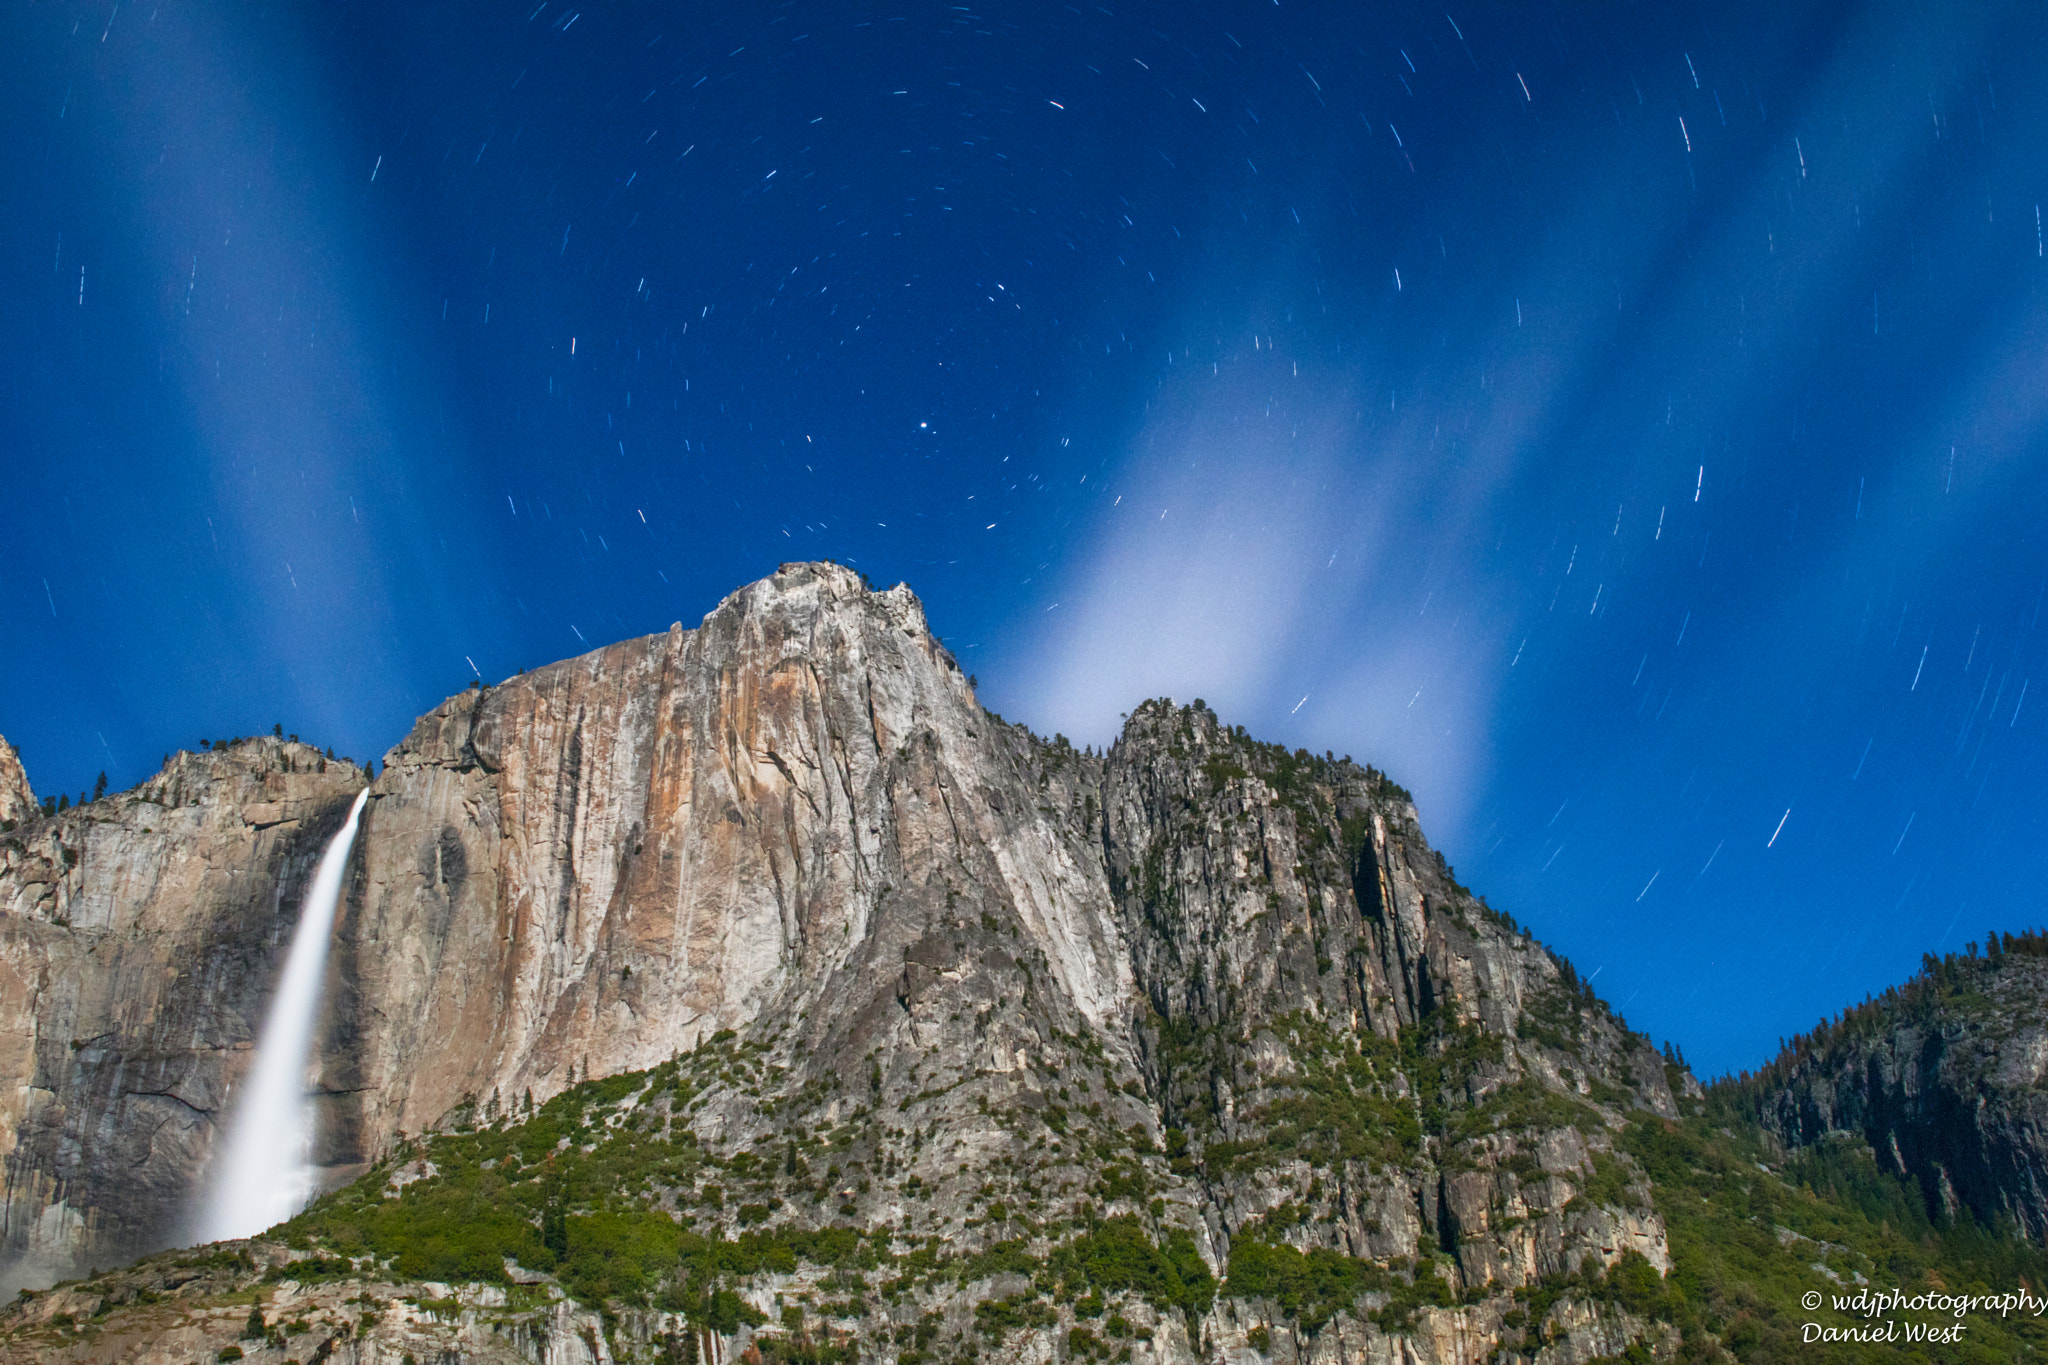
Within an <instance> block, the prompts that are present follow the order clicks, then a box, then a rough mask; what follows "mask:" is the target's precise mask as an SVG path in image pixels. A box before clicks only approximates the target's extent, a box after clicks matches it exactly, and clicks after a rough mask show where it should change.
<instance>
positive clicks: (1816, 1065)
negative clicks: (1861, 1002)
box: [1747, 945, 2048, 1241]
mask: <svg viewBox="0 0 2048 1365" xmlns="http://www.w3.org/2000/svg"><path fill="white" fill-rule="evenodd" d="M1972 946H1973V948H1974V945H1972ZM2043 1020H2048V959H2044V958H2042V957H2039V956H2034V955H2032V954H2029V953H2013V952H2001V953H1999V954H1997V955H1996V956H1986V957H1977V956H1975V955H1974V954H1973V955H1969V956H1963V955H1952V956H1951V957H1949V958H1948V959H1947V960H1945V961H1937V960H1935V959H1933V958H1929V959H1928V966H1927V967H1926V969H1924V970H1923V971H1922V973H1921V974H1920V976H1918V977H1917V978H1915V979H1914V980H1913V981H1912V982H1909V983H1908V984H1907V985H1906V986H1905V987H1904V988H1903V989H1901V990H1897V991H1893V992H1890V993H1888V994H1887V996H1886V997H1885V998H1884V999H1881V1000H1878V1001H1873V1002H1871V1003H1870V1004H1868V1005H1866V1006H1864V1007H1863V1008H1862V1009H1860V1010H1856V1011H1851V1012H1849V1013H1848V1014H1847V1015H1845V1016H1844V1017H1843V1018H1842V1019H1840V1020H1838V1021H1836V1023H1835V1024H1833V1025H1832V1026H1830V1027H1827V1028H1824V1029H1822V1030H1820V1031H1818V1032H1817V1033H1815V1034H1813V1035H1811V1036H1809V1037H1806V1038H1802V1039H1799V1040H1797V1041H1796V1042H1795V1043H1794V1044H1793V1045H1791V1046H1790V1047H1789V1048H1788V1049H1787V1050H1786V1051H1785V1053H1784V1054H1782V1055H1781V1056H1780V1057H1779V1058H1778V1059H1777V1060H1776V1061H1775V1062H1773V1063H1772V1064H1771V1066H1770V1067H1768V1068H1766V1070H1765V1072H1764V1073H1763V1074H1762V1075H1760V1076H1759V1077H1757V1078H1755V1079H1754V1080H1753V1081H1751V1082H1749V1083H1748V1086H1747V1089H1748V1090H1749V1092H1750V1095H1751V1099H1752V1102H1753V1103H1754V1105H1755V1107H1756V1111H1757V1114H1758V1116H1759V1117H1760V1118H1761V1119H1762V1121H1763V1123H1764V1126H1765V1127H1766V1129H1768V1130H1769V1131H1771V1132H1772V1133H1774V1134H1776V1136H1777V1137H1778V1138H1779V1140H1780V1141H1782V1142H1783V1143H1784V1144H1785V1145H1786V1146H1787V1147H1793V1148H1796V1147H1803V1146H1809V1145H1811V1144H1814V1143H1817V1142H1823V1141H1826V1140H1828V1139H1829V1138H1831V1137H1839V1136H1842V1135H1849V1136H1853V1137H1855V1138H1857V1139H1860V1140H1861V1141H1863V1142H1865V1143H1868V1144H1869V1146H1870V1148H1871V1150H1872V1151H1873V1152H1874V1153H1875V1154H1876V1156H1877V1159H1878V1162H1879V1164H1880V1165H1881V1166H1883V1167H1885V1168H1887V1169H1889V1170H1891V1171H1893V1172H1894V1173H1896V1174H1898V1175H1901V1176H1905V1177H1907V1178H1908V1179H1911V1180H1913V1181H1915V1182H1917V1183H1918V1184H1919V1186H1920V1189H1921V1192H1922V1194H1923V1195H1924V1196H1925V1198H1926V1200H1927V1204H1928V1211H1929V1213H1930V1214H1931V1215H1934V1216H1936V1217H1943V1216H1950V1217H1952V1216H1954V1215H1955V1214H1956V1213H1957V1212H1958V1211H1959V1210H1962V1209H1968V1210H1969V1211H1970V1213H1971V1214H1972V1215H1973V1216H1974V1217H1975V1218H1976V1219H1977V1221H1978V1222H1980V1223H1983V1224H1985V1225H1987V1226H1990V1225H1996V1224H1998V1223H2000V1222H2001V1221H2004V1220H2010V1221H2011V1223H2012V1224H2013V1225H2015V1226H2016V1228H2017V1229H2018V1230H2019V1232H2020V1233H2021V1234H2022V1235H2024V1236H2026V1237H2028V1238H2030V1239H2032V1240H2034V1241H2041V1240H2044V1239H2048V1185H2044V1183H2043V1172H2044V1171H2048V1091H2044V1090H2043V1089H2042V1083H2043V1081H2044V1080H2048V1025H2044V1023H2043Z"/></svg>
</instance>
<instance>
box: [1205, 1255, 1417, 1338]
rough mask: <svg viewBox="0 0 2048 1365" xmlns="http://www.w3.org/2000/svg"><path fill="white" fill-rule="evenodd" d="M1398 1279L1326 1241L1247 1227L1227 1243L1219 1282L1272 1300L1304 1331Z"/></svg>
mask: <svg viewBox="0 0 2048 1365" xmlns="http://www.w3.org/2000/svg"><path fill="white" fill-rule="evenodd" d="M1426 1278H1428V1279H1430V1280H1433V1281H1435V1283H1436V1285H1437V1287H1438V1288H1439V1289H1445V1290H1447V1289H1448V1286H1446V1285H1445V1284H1444V1282H1443V1281H1442V1280H1440V1279H1437V1278H1436V1277H1435V1276H1433V1275H1432V1276H1428V1277H1426ZM1396 1284H1402V1282H1401V1281H1400V1280H1398V1279H1397V1278H1396V1277H1394V1276H1393V1275H1391V1274H1389V1273H1388V1272H1387V1271H1386V1270H1385V1269H1383V1268H1382V1267H1380V1266H1377V1265H1375V1264H1373V1263H1372V1262H1371V1261H1361V1260H1358V1259H1356V1258H1355V1257H1351V1256H1346V1255H1345V1254H1344V1253H1343V1252H1341V1251H1332V1250H1331V1249H1329V1248H1328V1247H1313V1248H1311V1249H1310V1250H1308V1251H1307V1252H1305V1253H1304V1252H1300V1251H1296V1250H1295V1249H1294V1248H1293V1247H1291V1246H1288V1245H1286V1244H1285V1243H1279V1242H1269V1241H1266V1240H1264V1239H1263V1238H1262V1237H1261V1236H1260V1235H1259V1234H1258V1232H1257V1231H1255V1230H1252V1229H1247V1230H1246V1231H1245V1232H1244V1233H1242V1234H1240V1235H1239V1236H1238V1238H1237V1240H1236V1241H1234V1242H1233V1243H1232V1244H1231V1248H1230V1274H1229V1277H1228V1278H1226V1279H1225V1280H1224V1282H1223V1292H1224V1293H1226V1294H1229V1295H1230V1296H1232V1297H1233V1298H1242V1299H1266V1300H1270V1301H1271V1302H1272V1303H1273V1304H1274V1305H1275V1306H1276V1307H1278V1308H1279V1310H1280V1312H1281V1313H1282V1314H1283V1315H1284V1316H1286V1317H1288V1318H1291V1319H1293V1320H1294V1322H1295V1323H1296V1324H1298V1325H1299V1326H1300V1328H1301V1330H1302V1331H1304V1332H1306V1333H1309V1334H1311V1335H1313V1334H1314V1333H1316V1332H1318V1331H1320V1330H1322V1327H1323V1324H1325V1323H1327V1322H1328V1321H1330V1319H1331V1318H1333V1317H1335V1316H1336V1315H1337V1314H1338V1313H1339V1312H1344V1311H1353V1310H1354V1309H1355V1305H1356V1302H1357V1300H1358V1297H1359V1296H1360V1295H1361V1294H1365V1293H1368V1292H1370V1291H1373V1290H1381V1289H1387V1288H1390V1287H1392V1286H1394V1285H1396ZM1403 1287H1406V1286H1405V1285H1403Z"/></svg>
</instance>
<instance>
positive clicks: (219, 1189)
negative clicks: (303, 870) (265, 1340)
mask: <svg viewBox="0 0 2048 1365" xmlns="http://www.w3.org/2000/svg"><path fill="white" fill-rule="evenodd" d="M369 795H370V791H369V788H367V787H365V788H364V789H363V790H362V791H360V792H358V793H356V801H355V804H354V805H353V806H350V807H349V812H348V822H347V823H346V824H344V825H343V826H342V827H341V830H340V832H339V833H337V834H336V835H335V836H334V838H333V839H332V840H330V841H329V842H328V845H327V851H326V852H325V853H323V854H321V855H320V866H319V867H318V868H317V869H315V871H314V873H313V885H312V887H311V888H310V889H308V890H307V892H306V901H305V905H304V907H303V908H302V909H301V910H300V911H299V926H298V928H297V929H295V930H293V931H292V946H291V951H290V952H288V953H287V954H286V955H285V960H284V975H283V976H282V977H280V978H279V980H278V983H277V997H276V998H275V999H274V1000H272V1001H271V1003H270V1017H269V1018H268V1019H266V1020H264V1022H263V1036H262V1038H261V1039H260V1040H259V1041H258V1043H257V1045H256V1062H255V1064H254V1065H253V1066H251V1067H250V1068H249V1076H248V1080H247V1081H246V1083H245V1084H244V1085H243V1087H242V1095H241V1099H240V1100H239V1102H237V1104H236V1105H235V1107H234V1109H233V1118H232V1120H231V1122H230V1124H229V1126H228V1140H227V1143H226V1144H225V1145H224V1146H223V1147H222V1148H221V1150H220V1151H219V1152H218V1153H217V1154H216V1156H215V1158H214V1172H215V1174H214V1178H213V1182H214V1183H213V1194H212V1197H211V1199H210V1200H208V1202H207V1205H206V1208H205V1209H204V1211H203V1212H202V1213H201V1215H200V1220H199V1236H200V1240H202V1241H207V1242H218V1241H222V1240H224V1239H226V1238H230V1237H253V1236H254V1235H255V1234H257V1233H259V1232H262V1231H263V1230H264V1229H265V1228H269V1227H272V1226H275V1225H276V1224H278V1223H281V1222H283V1221H284V1220H285V1219H287V1218H290V1217H291V1216H292V1215H293V1214H295V1213H297V1212H298V1211H299V1210H300V1209H302V1208H304V1207H305V1206H306V1202H307V1200H309V1199H310V1198H311V1197H312V1194H313V1100H312V1096H311V1095H310V1094H308V1093H307V1090H306V1063H307V1060H308V1058H309V1057H310V1055H311V1053H312V1050H313V1024H314V1022H315V1020H316V1019H317V1018H318V1017H319V1013H320V986H321V983H322V981H323V979H324V978H325V976H326V973H327V944H328V940H329V939H330V938H331V937H332V936H333V930H334V908H335V904H336V902H338V901H339V900H340V899H341V879H342V874H343V873H344V872H345V871H346V870H347V867H348V853H349V848H350V847H351V846H352V845H353V844H354V843H355V839H356V824H357V822H358V821H359V820H360V819H361V818H362V813H363V802H364V801H365V800H367V799H368V797H369Z"/></svg>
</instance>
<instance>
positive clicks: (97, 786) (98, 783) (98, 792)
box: [92, 771, 107, 801]
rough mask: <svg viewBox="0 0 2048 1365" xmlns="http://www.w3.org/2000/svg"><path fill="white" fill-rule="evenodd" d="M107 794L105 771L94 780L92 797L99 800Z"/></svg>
mask: <svg viewBox="0 0 2048 1365" xmlns="http://www.w3.org/2000/svg"><path fill="white" fill-rule="evenodd" d="M106 794H107V775H106V773H105V772H104V771H102V772H101V773H100V775H99V776H98V777H97V778H95V779H94V780H93V784H92V799H93V800H95V801H97V800H99V799H100V798H101V797H102V796H105V795H106Z"/></svg>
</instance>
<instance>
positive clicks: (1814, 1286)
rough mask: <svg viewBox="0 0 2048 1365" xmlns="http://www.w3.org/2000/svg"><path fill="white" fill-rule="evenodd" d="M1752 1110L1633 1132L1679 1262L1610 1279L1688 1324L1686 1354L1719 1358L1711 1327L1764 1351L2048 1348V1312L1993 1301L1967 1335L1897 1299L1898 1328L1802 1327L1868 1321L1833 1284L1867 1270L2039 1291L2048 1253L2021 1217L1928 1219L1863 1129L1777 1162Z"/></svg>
mask: <svg viewBox="0 0 2048 1365" xmlns="http://www.w3.org/2000/svg"><path fill="white" fill-rule="evenodd" d="M1729 1119H1735V1120H1736V1123H1729V1122H1726V1120H1729ZM1739 1122H1740V1120H1739V1116H1736V1115H1733V1114H1730V1113H1728V1112H1725V1111H1723V1112H1717V1113H1714V1114H1712V1115H1711V1116H1708V1115H1700V1116H1695V1117H1693V1118H1691V1119H1689V1120H1687V1121H1686V1122H1684V1123H1668V1122H1664V1121H1661V1120H1656V1119H1645V1120H1643V1121H1641V1122H1638V1123H1634V1124H1631V1125H1630V1126H1629V1128H1628V1129H1627V1130H1626V1132H1625V1133H1624V1134H1623V1137H1622V1143H1623V1146H1624V1147H1625V1148H1626V1150H1627V1151H1628V1152H1629V1153H1630V1154H1631V1155H1632V1156H1634V1157H1635V1159H1636V1160H1637V1161H1638V1162H1639V1163H1640V1164H1641V1165H1642V1166H1643V1168H1644V1169H1645V1170H1646V1171H1647V1172H1648V1173H1649V1175H1650V1179H1651V1181H1652V1188H1653V1191H1654V1195H1655V1199H1656V1204H1657V1208H1658V1210H1659V1211H1660V1212H1661V1213H1662V1214H1663V1215H1664V1220H1665V1225H1666V1227H1667V1229H1668V1231H1669V1234H1670V1241H1671V1253H1672V1259H1673V1262H1674V1268H1673V1270H1672V1273H1671V1275H1670V1277H1669V1278H1668V1279H1666V1280H1664V1281H1662V1282H1661V1285H1662V1289H1661V1292H1653V1286H1652V1285H1651V1284H1650V1283H1649V1280H1648V1279H1645V1278H1644V1276H1643V1275H1642V1273H1641V1272H1640V1271H1636V1272H1634V1273H1633V1276H1632V1277H1630V1276H1627V1275H1625V1276H1623V1277H1622V1282H1621V1283H1619V1284H1617V1285H1615V1286H1614V1287H1613V1288H1612V1289H1611V1290H1610V1291H1605V1292H1607V1293H1609V1294H1610V1296H1612V1297H1615V1298H1616V1299H1617V1301H1619V1302H1622V1303H1624V1304H1628V1305H1629V1306H1631V1307H1632V1308H1634V1311H1638V1312H1645V1313H1647V1314H1648V1315H1649V1316H1652V1317H1657V1318H1661V1319H1663V1320H1665V1321H1668V1322H1671V1323H1673V1324H1675V1325H1676V1326H1677V1327H1679V1329H1680V1330H1681V1331H1682V1332H1683V1333H1684V1334H1685V1339H1686V1342H1687V1347H1686V1357H1687V1358H1691V1359H1700V1360H1705V1359H1711V1358H1713V1350H1712V1348H1711V1343H1710V1342H1709V1341H1708V1340H1707V1338H1706V1336H1705V1335H1704V1334H1705V1333H1712V1334H1713V1335H1714V1336H1715V1337H1717V1338H1718V1339H1719V1340H1720V1342H1721V1343H1722V1344H1723V1345H1724V1346H1725V1347H1726V1348H1727V1349H1728V1350H1730V1351H1732V1352H1733V1353H1734V1355H1735V1356H1736V1358H1737V1359H1739V1360H1742V1361H1745V1362H1752V1363H1753V1365H1776V1362H1788V1363H1789V1362H1793V1361H1798V1362H1850V1361H1857V1362H1886V1361H1908V1360H1913V1361H1921V1360H1930V1359H1932V1360H1955V1361H1986V1362H1989V1361H2008V1360H2016V1359H2020V1358H2023V1357H2030V1356H2035V1355H2038V1354H2040V1353H2042V1352H2043V1351H2044V1350H2048V1320H2044V1319H2042V1318H2033V1317H2026V1316H2022V1315H2014V1316H2011V1317H2000V1316H1999V1315H1998V1314H1996V1313H1995V1312H1994V1313H1983V1312H1979V1313H1974V1314H1971V1315H1969V1316H1968V1317H1967V1318H1966V1319H1964V1321H1966V1322H1967V1324H1968V1328H1967V1331H1966V1332H1965V1333H1964V1335H1963V1338H1962V1341H1961V1342H1960V1343H1958V1344H1956V1345H1954V1346H1953V1347H1950V1346H1928V1345H1925V1344H1921V1343H1911V1342H1908V1341H1907V1340H1905V1338H1904V1335H1903V1328H1904V1324H1906V1323H1908V1322H1913V1321H1920V1322H1930V1321H1932V1322H1937V1323H1939V1324H1941V1325H1946V1324H1948V1323H1950V1322H1953V1321H1954V1320H1955V1319H1954V1318H1953V1315H1942V1314H1939V1313H1935V1314H1913V1313H1904V1312H1902V1313H1899V1314H1897V1315H1895V1316H1896V1318H1897V1319H1898V1321H1899V1322H1900V1324H1901V1336H1900V1339H1899V1340H1897V1341H1896V1342H1853V1343H1843V1342H1832V1343H1830V1342H1812V1343H1808V1342H1804V1341H1802V1339H1801V1338H1802V1333H1803V1332H1804V1331H1805V1330H1806V1329H1805V1324H1807V1323H1818V1324H1820V1325H1821V1326H1823V1327H1852V1326H1859V1325H1866V1324H1867V1323H1868V1322H1869V1321H1870V1319H1866V1318H1863V1317H1860V1316H1858V1315H1857V1314H1854V1313H1838V1312H1836V1311H1834V1309H1833V1307H1832V1301H1833V1297H1834V1296H1836V1295H1848V1294H1853V1293H1854V1292H1856V1289H1857V1286H1858V1284H1859V1283H1862V1282H1867V1283H1868V1284H1869V1286H1870V1287H1871V1288H1873V1289H1876V1290H1886V1289H1895V1290H1900V1291H1905V1292H1908V1293H1913V1292H1918V1291H1928V1290H1931V1291H1938V1292H1944V1293H1952V1294H1961V1293H1978V1294H1988V1293H1994V1292H1996V1293H2004V1292H2007V1291H2014V1290H2018V1289H2020V1288H2021V1287H2022V1286H2027V1287H2030V1288H2031V1289H2033V1290H2034V1292H2036V1293H2038V1292H2039V1291H2040V1289H2041V1287H2043V1286H2044V1285H2048V1256H2044V1254H2043V1253H2042V1251H2041V1249H2040V1248H2038V1247H2036V1246H2033V1245H2032V1244H2030V1243H2027V1242H2025V1241H2023V1240H2021V1239H2020V1238H2019V1237H2017V1236H2015V1235H2013V1233H2012V1231H2011V1229H2009V1228H2000V1229H1986V1228H1982V1227H1980V1226H1978V1225H1976V1224H1975V1223H1973V1222H1972V1221H1971V1220H1970V1219H1969V1217H1968V1215H1967V1214H1965V1215H1963V1216H1962V1217H1961V1218H1959V1219H1957V1220H1956V1221H1955V1222H1953V1223H1950V1224H1947V1225H1939V1224H1936V1223H1934V1222H1932V1221H1930V1220H1929V1218H1928V1217H1927V1213H1926V1205H1925V1201H1924V1200H1923V1199H1922V1198H1921V1196H1920V1192H1919V1190H1918V1189H1917V1188H1916V1187H1915V1186H1913V1185H1911V1184H1909V1183H1908V1182H1906V1181H1903V1180H1900V1179H1899V1178H1897V1177H1895V1176H1892V1175H1889V1174H1887V1173H1886V1172H1884V1171H1883V1170H1881V1169H1880V1168H1879V1167H1878V1165H1877V1162H1876V1161H1875V1159H1874V1158H1873V1157H1872V1156H1871V1153H1870V1150H1869V1149H1868V1148H1867V1147H1865V1146H1864V1145H1863V1144H1862V1143H1860V1142H1857V1141H1854V1140H1853V1139H1838V1140H1835V1141H1831V1142H1829V1143H1826V1144H1824V1145H1821V1146H1818V1147H1814V1148H1810V1149H1807V1150H1805V1151H1802V1152H1800V1153H1798V1154H1797V1155H1795V1156H1794V1157H1793V1158H1792V1159H1790V1160H1789V1161H1786V1162H1785V1164H1784V1166H1783V1168H1782V1169H1781V1170H1778V1171H1776V1172H1773V1171H1771V1170H1768V1169H1765V1167H1767V1166H1768V1159H1769V1157H1770V1149H1769V1148H1767V1147H1766V1146H1765V1144H1764V1143H1763V1141H1762V1140H1761V1134H1760V1132H1759V1131H1758V1130H1757V1128H1756V1127H1755V1126H1754V1124H1750V1125H1748V1126H1747V1127H1741V1126H1737V1124H1739ZM1823 1266H1824V1267H1826V1269H1825V1271H1823V1270H1822V1269H1820V1268H1818V1267H1823ZM1858 1277H1861V1279H1860V1280H1859V1278H1858ZM1651 1278H1654V1272H1652V1273H1651ZM1809 1292H1811V1293H1816V1294H1819V1295H1821V1296H1822V1299H1821V1302H1822V1303H1823V1305H1824V1306H1823V1307H1822V1308H1821V1309H1820V1310H1819V1311H1812V1310H1808V1309H1807V1308H1805V1307H1804V1306H1803V1305H1802V1304H1801V1302H1800V1299H1801V1296H1802V1295H1803V1294H1806V1293H1809ZM1638 1305H1640V1306H1638Z"/></svg>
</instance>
